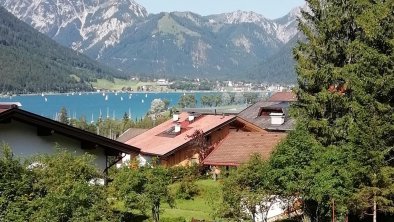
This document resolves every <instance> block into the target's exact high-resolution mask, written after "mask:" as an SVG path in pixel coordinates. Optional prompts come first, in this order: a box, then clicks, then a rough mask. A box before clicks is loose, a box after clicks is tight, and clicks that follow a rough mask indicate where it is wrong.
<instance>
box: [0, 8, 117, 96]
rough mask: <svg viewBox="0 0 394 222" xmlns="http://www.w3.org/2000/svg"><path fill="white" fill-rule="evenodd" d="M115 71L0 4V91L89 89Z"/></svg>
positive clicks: (115, 72) (112, 74) (115, 73)
mask: <svg viewBox="0 0 394 222" xmlns="http://www.w3.org/2000/svg"><path fill="white" fill-rule="evenodd" d="M114 75H120V73H118V72H117V71H114V70H111V69H110V68H107V67H105V66H103V65H100V64H99V63H97V62H96V61H94V60H91V59H89V58H88V57H86V56H84V55H82V54H80V53H77V52H75V51H73V50H71V49H69V48H66V47H63V46H60V45H59V44H58V43H56V42H55V41H54V40H52V39H50V38H49V37H47V36H46V35H44V34H41V33H40V32H38V31H36V30H35V29H34V28H32V27H31V26H30V25H28V24H25V23H24V22H22V21H20V20H18V19H17V18H16V17H14V16H13V15H12V14H11V13H9V12H8V11H7V10H6V9H4V8H3V7H0V93H4V92H13V93H32V92H42V91H55V92H66V91H76V90H91V89H92V87H91V85H90V83H89V82H91V81H94V80H95V79H96V78H109V79H110V78H113V76H114Z"/></svg>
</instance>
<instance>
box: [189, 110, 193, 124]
mask: <svg viewBox="0 0 394 222" xmlns="http://www.w3.org/2000/svg"><path fill="white" fill-rule="evenodd" d="M188 120H189V122H193V121H194V112H191V113H189V118H188Z"/></svg>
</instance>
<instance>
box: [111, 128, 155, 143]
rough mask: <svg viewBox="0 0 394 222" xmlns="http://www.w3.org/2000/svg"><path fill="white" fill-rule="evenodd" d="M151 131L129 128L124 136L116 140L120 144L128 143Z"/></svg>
mask: <svg viewBox="0 0 394 222" xmlns="http://www.w3.org/2000/svg"><path fill="white" fill-rule="evenodd" d="M148 130H149V129H141V128H129V129H128V130H126V131H125V132H124V133H122V135H120V136H119V137H118V138H117V139H116V140H117V141H119V142H122V143H124V142H126V141H128V140H130V139H132V138H134V137H136V136H138V135H140V134H142V133H145V132H146V131H148Z"/></svg>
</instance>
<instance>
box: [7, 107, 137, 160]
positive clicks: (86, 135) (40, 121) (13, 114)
mask: <svg viewBox="0 0 394 222" xmlns="http://www.w3.org/2000/svg"><path fill="white" fill-rule="evenodd" d="M11 119H13V120H17V121H20V122H23V123H26V124H29V125H33V126H36V127H37V128H39V129H41V130H42V131H41V133H43V134H45V133H48V132H50V133H52V134H53V133H58V134H61V135H64V136H67V137H70V138H73V139H76V140H79V141H81V143H82V144H85V145H86V144H94V146H95V147H97V146H99V147H103V148H104V149H110V150H107V151H108V152H109V153H113V152H114V150H116V151H121V152H123V153H128V154H130V153H139V152H140V149H138V148H136V147H133V146H130V145H127V144H125V143H121V142H118V141H116V140H111V139H109V138H106V137H103V136H99V135H97V134H94V133H91V132H88V131H85V130H82V129H78V128H76V127H73V126H69V125H67V124H64V123H61V122H57V121H55V120H51V119H48V118H46V117H43V116H39V115H36V114H34V113H31V112H28V111H25V110H22V109H18V108H13V109H9V110H7V111H4V112H2V113H0V122H2V121H6V122H7V121H10V120H11ZM82 144H81V145H82ZM81 147H82V146H81Z"/></svg>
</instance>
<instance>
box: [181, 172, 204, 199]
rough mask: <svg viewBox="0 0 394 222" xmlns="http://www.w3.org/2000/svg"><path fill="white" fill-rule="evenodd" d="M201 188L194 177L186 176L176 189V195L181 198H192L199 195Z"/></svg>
mask: <svg viewBox="0 0 394 222" xmlns="http://www.w3.org/2000/svg"><path fill="white" fill-rule="evenodd" d="M198 192H199V189H198V187H197V185H196V183H195V181H194V179H193V178H192V177H184V178H183V179H182V181H181V183H180V185H179V188H178V190H177V191H176V197H177V198H179V199H184V200H190V199H192V198H193V197H194V196H195V195H197V194H198Z"/></svg>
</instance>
